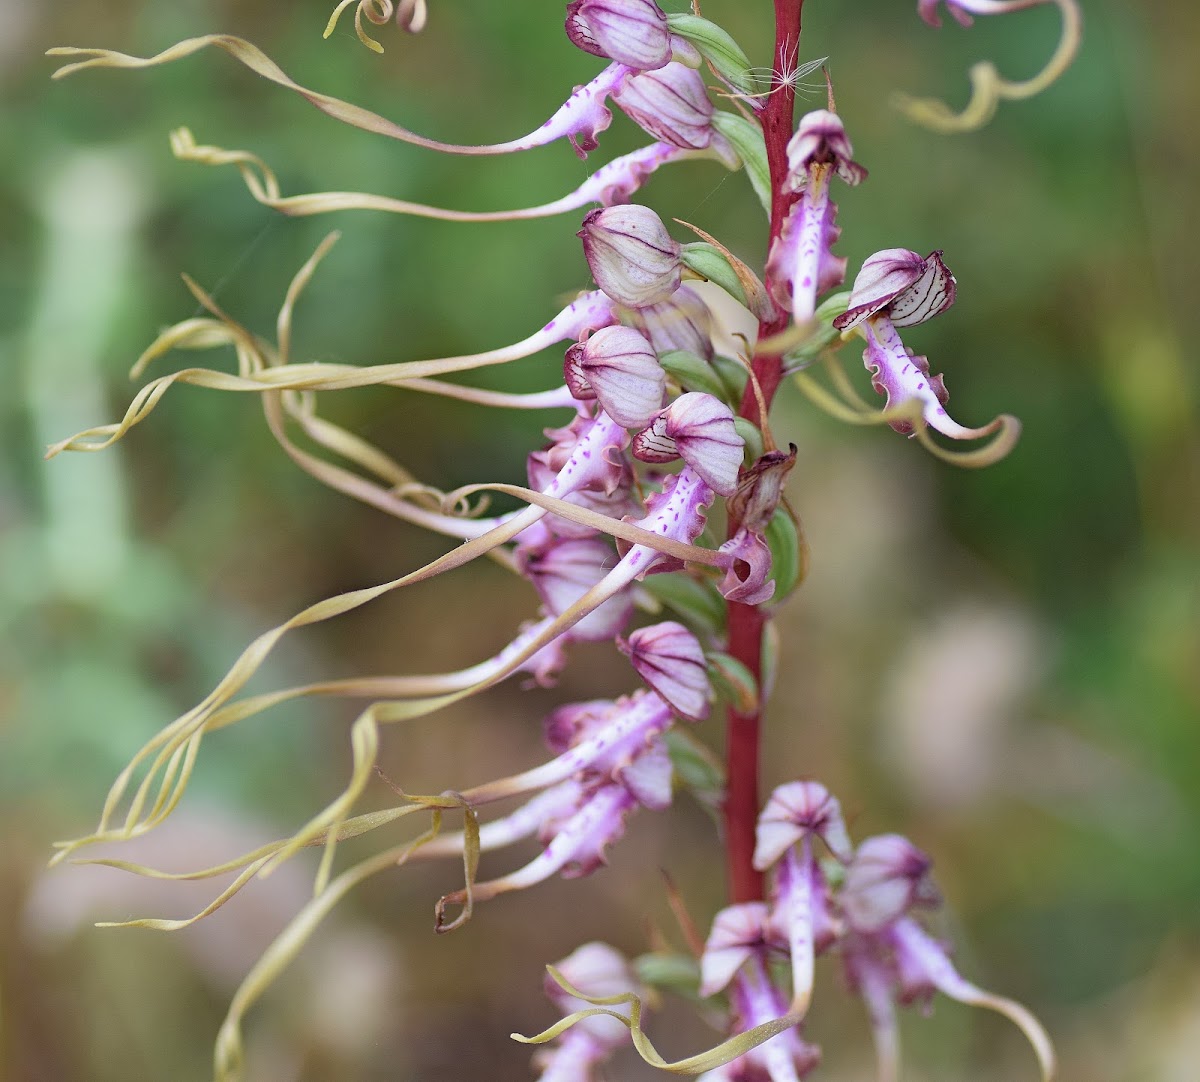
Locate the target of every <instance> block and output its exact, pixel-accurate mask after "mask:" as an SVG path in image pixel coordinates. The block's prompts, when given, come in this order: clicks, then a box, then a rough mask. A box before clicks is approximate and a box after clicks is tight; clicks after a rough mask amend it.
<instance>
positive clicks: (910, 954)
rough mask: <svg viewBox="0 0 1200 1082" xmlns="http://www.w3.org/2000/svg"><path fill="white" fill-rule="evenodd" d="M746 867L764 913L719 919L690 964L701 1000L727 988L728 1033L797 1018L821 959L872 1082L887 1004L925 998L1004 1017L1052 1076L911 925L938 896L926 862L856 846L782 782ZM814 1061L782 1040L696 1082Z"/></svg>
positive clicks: (803, 1047)
mask: <svg viewBox="0 0 1200 1082" xmlns="http://www.w3.org/2000/svg"><path fill="white" fill-rule="evenodd" d="M821 854H824V860H822V856H821ZM754 864H755V867H757V868H759V869H760V870H762V871H767V870H770V871H771V872H772V878H773V887H772V892H771V901H770V904H769V905H768V904H766V903H764V902H747V903H743V904H741V905H735V906H730V907H729V908H727V909H724V910H722V911H721V912H720V913H718V914H717V916H716V918H715V919H714V921H713V926H712V932H711V933H710V934H709V937H708V941H707V943H706V944H705V947H704V954H703V957H702V960H701V973H702V980H701V985H700V994H701V995H705V996H711V995H715V994H717V993H718V992H721V991H723V990H725V989H727V988H728V989H729V997H730V1002H731V1005H732V1008H733V1027H734V1029H735V1031H745V1030H749V1029H752V1028H753V1027H755V1026H758V1025H760V1024H761V1023H762V1022H764V1021H766V1020H767V1019H770V1018H777V1017H780V1016H783V1015H786V1014H787V1013H788V1012H789V1011H790V1012H794V1013H795V1014H796V1015H797V1016H799V1017H803V1016H804V1015H806V1014H807V1012H808V1009H809V1005H810V1001H811V998H812V990H813V972H814V959H815V958H816V957H817V956H819V955H822V954H826V953H829V954H834V955H838V956H840V958H841V962H842V968H843V970H844V972H845V976H846V980H847V983H848V985H849V986H850V988H851V989H852V990H853V991H854V992H855V993H857V994H858V995H859V996H860V997H861V998H862V1000H863V1002H864V1004H865V1005H866V1007H867V1012H868V1016H869V1017H870V1020H871V1026H872V1029H873V1031H874V1035H875V1044H876V1050H877V1053H878V1057H879V1077H880V1078H881V1079H895V1078H897V1077H898V1072H899V1063H898V1060H899V1047H898V1042H897V1030H896V1021H895V1004H896V1003H901V1004H906V1005H907V1004H912V1003H921V1004H924V1003H927V1002H928V1001H929V999H930V998H931V997H932V996H933V994H934V992H942V993H943V994H944V995H947V996H950V997H951V998H953V999H957V1000H960V1001H962V1002H964V1003H970V1004H975V1005H979V1006H986V1007H990V1008H992V1009H994V1010H998V1011H1000V1012H1001V1013H1003V1014H1006V1015H1008V1016H1009V1017H1010V1018H1012V1019H1013V1021H1015V1022H1016V1023H1017V1024H1018V1025H1019V1026H1020V1027H1021V1029H1022V1030H1023V1031H1024V1032H1025V1034H1026V1036H1027V1037H1028V1038H1029V1040H1030V1043H1031V1044H1032V1045H1033V1048H1034V1051H1035V1052H1036V1053H1037V1055H1038V1058H1039V1061H1040V1062H1041V1065H1042V1070H1043V1073H1044V1074H1045V1075H1046V1076H1047V1077H1048V1076H1049V1075H1051V1074H1052V1073H1053V1070H1054V1058H1053V1052H1052V1050H1051V1048H1050V1043H1049V1040H1048V1038H1047V1037H1046V1035H1045V1032H1044V1031H1043V1030H1042V1028H1041V1026H1040V1025H1039V1024H1038V1023H1037V1022H1036V1020H1034V1019H1033V1018H1032V1016H1031V1015H1030V1014H1029V1013H1028V1012H1027V1011H1026V1010H1025V1009H1024V1008H1023V1007H1021V1006H1020V1005H1019V1004H1017V1003H1013V1002H1012V1001H1010V1000H1005V999H1002V998H1000V997H998V996H992V995H990V994H988V993H986V992H983V991H981V990H980V989H978V988H976V987H975V986H974V985H972V984H970V983H968V982H967V981H965V980H964V979H963V978H962V977H960V976H959V975H958V973H957V972H956V970H955V969H954V966H953V964H952V963H951V962H950V958H949V955H948V952H947V950H946V947H945V946H944V945H943V944H941V943H939V942H938V941H937V940H936V939H934V938H933V937H932V936H931V935H930V934H929V933H928V932H927V931H926V930H925V929H924V928H923V927H922V926H921V924H920V923H919V922H918V921H917V919H916V918H915V916H914V915H913V914H914V911H916V910H920V909H929V908H932V907H935V906H937V905H938V904H939V903H940V897H939V895H938V893H937V891H936V889H935V888H934V886H933V883H932V881H931V879H930V878H929V871H930V867H931V865H932V862H931V861H930V859H929V858H928V857H927V856H926V855H925V854H924V853H922V852H921V851H920V850H919V849H917V848H916V847H915V846H914V845H912V843H910V842H909V841H908V840H907V839H905V838H902V837H900V836H899V835H896V834H884V835H879V836H876V837H873V838H866V839H864V840H863V841H862V842H860V843H859V844H858V846H857V847H855V846H853V845H852V844H851V841H850V837H849V834H848V833H847V831H846V826H845V823H844V821H843V818H842V811H841V806H840V805H839V803H838V801H837V800H836V799H835V798H834V797H833V796H831V795H830V793H829V792H828V791H827V790H826V789H825V787H824V786H822V785H820V784H818V783H817V782H792V783H790V784H787V785H781V786H780V787H779V788H777V789H776V790H775V791H774V793H772V794H771V798H770V800H769V801H768V802H767V805H766V807H765V808H764V809H763V812H762V815H761V816H760V817H759V820H758V830H757V846H756V848H755V852H754ZM775 959H786V961H787V963H788V966H789V968H790V969H791V974H792V988H791V1000H790V1005H789V1001H788V997H787V996H786V995H785V993H784V992H783V991H781V990H780V988H779V987H778V986H777V985H776V984H775V982H774V981H773V979H772V977H771V970H770V967H769V962H771V961H772V960H775ZM819 1061H820V1052H819V1050H818V1049H816V1048H814V1047H813V1046H811V1045H809V1044H807V1043H805V1042H804V1041H803V1040H802V1039H801V1038H800V1036H799V1034H798V1032H797V1031H796V1030H794V1029H792V1030H788V1031H786V1032H785V1033H782V1034H780V1035H779V1036H777V1037H773V1038H772V1039H771V1040H769V1041H767V1042H766V1043H765V1044H763V1045H761V1046H760V1047H758V1048H755V1049H754V1050H753V1051H751V1052H749V1053H747V1054H746V1055H744V1056H742V1057H740V1058H739V1059H737V1060H734V1061H733V1062H731V1063H729V1064H727V1065H726V1066H724V1067H721V1068H720V1069H718V1070H716V1071H713V1072H711V1073H709V1074H707V1075H705V1079H707V1080H708V1082H718V1080H719V1082H753V1080H757V1079H763V1078H769V1079H770V1080H771V1082H795V1080H796V1079H799V1078H802V1077H804V1076H805V1075H806V1074H807V1073H808V1072H809V1071H810V1070H812V1068H813V1067H815V1066H816V1065H817V1063H818V1062H819Z"/></svg>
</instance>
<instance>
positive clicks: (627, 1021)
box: [511, 966, 801, 1075]
mask: <svg viewBox="0 0 1200 1082" xmlns="http://www.w3.org/2000/svg"><path fill="white" fill-rule="evenodd" d="M546 972H547V973H549V974H550V977H551V979H553V981H554V982H555V983H556V984H557V985H558V986H559V987H560V988H561V989H562V990H563V991H564V992H566V993H567V994H568V995H570V996H574V997H575V998H576V999H581V1000H583V1001H584V1002H585V1003H592V1004H595V1006H593V1007H591V1008H589V1009H588V1010H583V1011H576V1012H575V1013H574V1014H570V1015H568V1016H567V1017H566V1018H563V1019H562V1020H561V1021H559V1022H557V1023H556V1024H555V1025H553V1026H551V1027H550V1028H549V1029H545V1030H543V1031H542V1032H541V1033H538V1034H535V1035H534V1036H532V1037H525V1036H523V1035H521V1034H520V1033H513V1034H511V1036H512V1039H513V1040H514V1041H520V1042H521V1043H522V1044H545V1043H546V1042H547V1041H552V1040H554V1038H555V1037H557V1036H559V1035H560V1034H561V1033H563V1032H565V1031H566V1030H568V1029H570V1028H571V1027H572V1026H573V1025H575V1024H576V1023H577V1022H580V1021H582V1020H583V1019H584V1018H593V1017H596V1016H597V1015H607V1016H608V1017H610V1018H615V1019H617V1021H618V1022H621V1023H622V1024H623V1025H625V1026H627V1027H628V1028H629V1032H630V1034H631V1036H632V1037H633V1046H634V1048H636V1049H637V1052H638V1055H640V1056H641V1057H642V1059H644V1060H645V1061H646V1062H647V1063H649V1064H650V1065H651V1066H652V1067H657V1068H658V1069H659V1070H660V1071H668V1072H670V1073H672V1074H691V1075H695V1074H702V1073H703V1072H705V1071H711V1070H714V1069H715V1068H717V1067H721V1066H723V1065H724V1064H726V1063H730V1062H732V1061H733V1060H735V1059H737V1058H738V1057H739V1056H744V1055H745V1054H746V1053H747V1052H749V1051H750V1050H751V1049H754V1048H757V1047H758V1046H759V1045H761V1044H764V1043H766V1042H767V1041H769V1040H770V1039H771V1038H772V1037H775V1036H777V1035H778V1034H780V1033H783V1032H784V1031H785V1030H788V1029H791V1028H792V1027H793V1026H795V1025H798V1024H799V1023H800V1021H801V1016H800V1015H798V1014H794V1013H793V1014H786V1015H784V1016H782V1017H781V1018H774V1019H772V1020H771V1021H769V1022H764V1023H762V1024H761V1025H758V1026H755V1027H754V1028H753V1029H749V1030H747V1031H746V1032H745V1033H738V1034H735V1035H734V1036H732V1037H730V1038H729V1039H728V1040H725V1041H722V1042H721V1043H720V1044H719V1045H717V1046H716V1047H715V1048H710V1049H709V1050H708V1051H707V1052H700V1053H698V1054H697V1055H694V1056H688V1057H686V1058H685V1059H680V1060H675V1061H674V1062H668V1061H667V1060H665V1059H663V1057H662V1055H661V1054H660V1053H659V1051H658V1049H656V1048H655V1047H654V1045H653V1044H651V1043H650V1038H649V1037H647V1036H646V1032H645V1030H643V1029H642V1011H643V1009H644V1008H643V1002H642V999H641V997H640V996H638V995H636V994H634V993H633V992H626V993H623V994H621V995H615V996H589V995H588V994H587V993H586V992H582V991H580V990H579V989H578V988H575V987H574V986H573V985H571V983H570V982H569V981H568V980H567V979H566V978H565V977H564V976H563V975H562V974H561V973H560V972H559V971H558V970H557V969H555V968H554V967H553V966H547V967H546ZM626 1006H627V1007H628V1008H629V1014H628V1017H627V1016H626V1015H625V1014H623V1013H621V1012H618V1011H614V1010H610V1009H609V1008H612V1007H626Z"/></svg>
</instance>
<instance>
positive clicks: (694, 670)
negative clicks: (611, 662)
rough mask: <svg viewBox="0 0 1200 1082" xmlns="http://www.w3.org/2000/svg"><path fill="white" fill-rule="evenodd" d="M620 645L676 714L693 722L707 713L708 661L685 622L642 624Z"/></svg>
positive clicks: (643, 676)
mask: <svg viewBox="0 0 1200 1082" xmlns="http://www.w3.org/2000/svg"><path fill="white" fill-rule="evenodd" d="M617 647H618V648H619V649H620V650H621V652H622V653H623V654H627V655H628V656H629V660H630V663H631V664H632V665H633V667H634V669H636V670H637V674H638V676H640V677H641V678H642V679H643V680H645V681H646V683H647V684H648V685H649V686H650V688H651V690H653V691H655V692H656V693H657V694H658V695H659V696H661V697H662V698H663V699H664V700H666V703H667V705H668V706H670V707H671V709H672V710H674V711H675V712H676V713H677V714H682V715H683V716H684V717H685V718H691V719H692V720H694V721H700V720H703V719H704V718H705V717H707V716H708V699H709V696H710V695H711V693H712V689H711V686H710V685H709V682H708V663H707V661H705V658H704V650H703V649H702V648H701V646H700V642H699V640H698V639H697V638H696V636H695V635H693V634H692V633H691V632H690V631H689V630H688V629H687V628H686V627H684V626H683V624H679V623H676V622H675V621H674V620H667V621H664V622H663V623H661V624H653V625H651V626H650V627H640V628H638V629H637V630H636V631H635V632H633V634H632V635H630V636H629V639H628V641H625V640H622V639H618V640H617Z"/></svg>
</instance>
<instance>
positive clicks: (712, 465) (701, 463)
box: [633, 391, 745, 496]
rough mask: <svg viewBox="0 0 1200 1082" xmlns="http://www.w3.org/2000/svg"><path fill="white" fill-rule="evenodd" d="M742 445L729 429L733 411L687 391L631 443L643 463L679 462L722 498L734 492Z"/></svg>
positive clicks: (732, 430) (733, 431)
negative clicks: (685, 464)
mask: <svg viewBox="0 0 1200 1082" xmlns="http://www.w3.org/2000/svg"><path fill="white" fill-rule="evenodd" d="M744 447H745V441H744V440H743V439H742V437H741V436H739V435H738V433H737V430H736V429H735V428H734V425H733V411H732V410H731V409H730V408H729V407H728V406H727V405H725V403H724V402H721V401H719V400H718V399H716V398H714V397H713V396H712V395H710V394H704V393H703V392H702V391H688V393H687V394H681V395H680V396H679V397H678V398H677V399H675V401H674V402H672V403H671V404H670V405H669V406H668V407H667V408H666V409H665V410H663V411H662V412H661V413H660V414H659V415H658V416H657V417H655V418H654V420H653V421H651V422H650V424H649V426H648V427H647V428H645V429H643V430H642V431H641V432H639V433H638V434H637V435H636V436H634V438H633V453H634V456H635V457H636V458H640V459H641V460H642V461H643V462H670V461H672V460H673V459H676V458H682V459H683V460H684V462H686V463H687V464H688V465H689V466H691V467H692V469H693V470H695V471H696V473H697V475H699V477H700V478H701V479H702V480H704V481H705V482H706V483H707V484H708V485H709V486H710V487H711V488H712V489H714V490H715V491H717V492H719V493H720V494H721V495H722V496H732V495H733V494H734V493H735V492H736V491H737V476H738V469H739V468H740V466H741V464H742V452H743V449H744Z"/></svg>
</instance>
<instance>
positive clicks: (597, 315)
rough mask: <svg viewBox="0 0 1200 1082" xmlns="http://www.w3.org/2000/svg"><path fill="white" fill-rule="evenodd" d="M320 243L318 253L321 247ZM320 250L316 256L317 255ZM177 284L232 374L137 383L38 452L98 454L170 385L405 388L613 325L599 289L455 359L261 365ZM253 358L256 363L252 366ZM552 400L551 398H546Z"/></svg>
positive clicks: (157, 351)
mask: <svg viewBox="0 0 1200 1082" xmlns="http://www.w3.org/2000/svg"><path fill="white" fill-rule="evenodd" d="M329 242H330V241H329V240H328V239H327V242H326V243H324V244H322V251H324V250H328V249H327V244H328V243H329ZM320 254H321V253H320V252H319V253H318V256H319V255H320ZM183 280H184V283H185V284H186V285H187V287H188V290H189V291H190V292H191V294H192V296H193V297H195V298H196V300H197V301H199V302H200V304H201V305H202V306H203V307H205V308H207V309H208V310H209V311H210V312H212V313H213V314H214V315H216V316H217V318H218V319H219V320H221V322H223V323H225V324H226V325H227V327H228V328H229V331H230V341H231V343H232V344H233V345H234V346H235V348H236V349H237V350H238V353H239V362H240V364H239V371H238V372H237V373H236V374H233V373H229V372H221V371H218V370H216V369H211V368H184V369H180V370H179V371H177V372H172V373H170V374H169V375H166V376H160V377H158V378H157V379H154V380H152V381H151V382H149V383H147V384H145V385H144V386H143V387H141V388H140V389H139V390H138V392H137V393H136V394H135V395H134V396H133V400H132V401H131V402H130V404H129V406H128V407H127V409H126V411H125V416H124V417H122V419H121V420H120V421H119V422H117V423H116V424H108V425H97V426H95V427H93V428H89V429H86V430H85V431H83V432H78V433H76V434H75V435H74V436H71V437H70V438H68V439H65V440H60V441H59V442H58V443H55V444H53V445H52V446H51V447H50V448H49V449H48V450H47V452H46V457H47V458H53V457H55V456H56V455H58V454H61V453H62V452H63V451H102V450H105V449H106V448H108V447H111V446H112V445H113V444H114V443H116V442H117V441H118V440H120V439H122V438H123V437H124V436H125V435H126V434H127V433H128V432H129V431H130V430H131V429H132V428H134V427H136V426H137V425H138V424H140V423H141V422H142V421H144V420H145V419H146V417H147V416H149V414H150V413H151V412H152V411H153V410H154V408H155V406H157V405H158V403H159V401H160V400H161V398H162V397H163V395H165V394H166V393H167V391H168V390H169V389H170V388H171V387H172V386H173V385H174V384H175V383H184V384H188V385H190V386H195V387H207V388H209V389H211V390H223V391H238V392H243V393H246V392H257V393H259V394H262V393H266V392H270V391H319V390H345V389H347V388H350V387H373V386H393V387H400V388H405V387H407V386H408V381H409V380H411V379H413V378H425V377H427V376H436V375H443V374H445V373H448V372H463V371H469V370H471V369H475V368H485V367H490V366H492V365H500V364H507V363H508V362H510V361H513V360H517V359H520V358H524V357H528V356H531V355H532V354H534V353H536V352H539V351H540V350H542V349H545V348H547V347H549V346H552V345H555V344H557V343H559V342H562V341H564V340H567V339H572V338H575V337H577V334H578V333H580V332H582V331H591V330H596V329H598V328H599V327H602V326H606V325H607V324H609V323H611V322H614V321H615V317H613V316H612V314H611V302H609V301H608V300H607V298H605V297H604V296H603V294H599V293H585V294H583V295H582V296H581V297H579V298H578V299H577V300H575V301H573V302H572V303H571V304H569V305H568V306H567V308H565V309H564V310H563V311H562V312H560V313H559V314H558V315H557V316H556V317H555V318H554V319H552V320H551V321H550V322H549V323H548V324H546V325H545V326H544V327H542V328H540V329H539V330H537V331H535V332H534V333H533V334H531V335H529V336H528V337H526V338H524V339H522V340H521V341H520V342H514V343H513V344H512V345H510V346H504V347H501V348H500V349H493V350H486V351H484V352H483V353H474V354H467V355H464V356H460V357H439V358H436V359H434V360H427V361H402V362H399V363H396V364H383V365H368V366H365V367H364V366H358V365H345V364H318V363H312V364H277V365H267V364H265V363H261V355H262V352H263V347H262V343H261V342H260V341H259V340H258V339H257V338H256V337H255V336H254V335H253V334H251V333H250V332H249V331H247V330H246V329H245V328H242V327H240V326H238V325H237V324H236V323H235V322H234V321H233V320H231V319H229V317H228V316H226V315H225V314H224V313H222V312H220V311H219V309H218V308H217V307H216V306H215V305H214V304H213V303H212V299H211V298H210V297H209V296H208V294H207V293H205V291H204V290H203V289H202V288H201V287H200V286H199V285H197V284H196V283H195V282H194V281H192V279H191V278H189V277H188V276H187V275H184V278H183ZM169 348H171V344H170V343H166V344H165V343H164V339H163V338H161V337H160V339H159V340H158V341H156V342H155V343H154V344H153V345H152V346H151V347H150V350H148V351H147V354H149V353H151V352H153V354H154V355H155V356H159V355H161V354H162V353H163V352H165V351H166V350H167V349H169ZM254 358H258V359H259V362H260V363H256V362H255V360H254ZM147 360H148V357H147V355H146V354H144V355H143V356H142V357H141V358H139V360H138V361H137V362H136V363H135V364H134V367H133V374H135V375H136V374H137V373H138V372H140V371H141V370H142V368H143V367H144V366H145V364H146V363H147ZM553 404H557V403H553Z"/></svg>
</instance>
